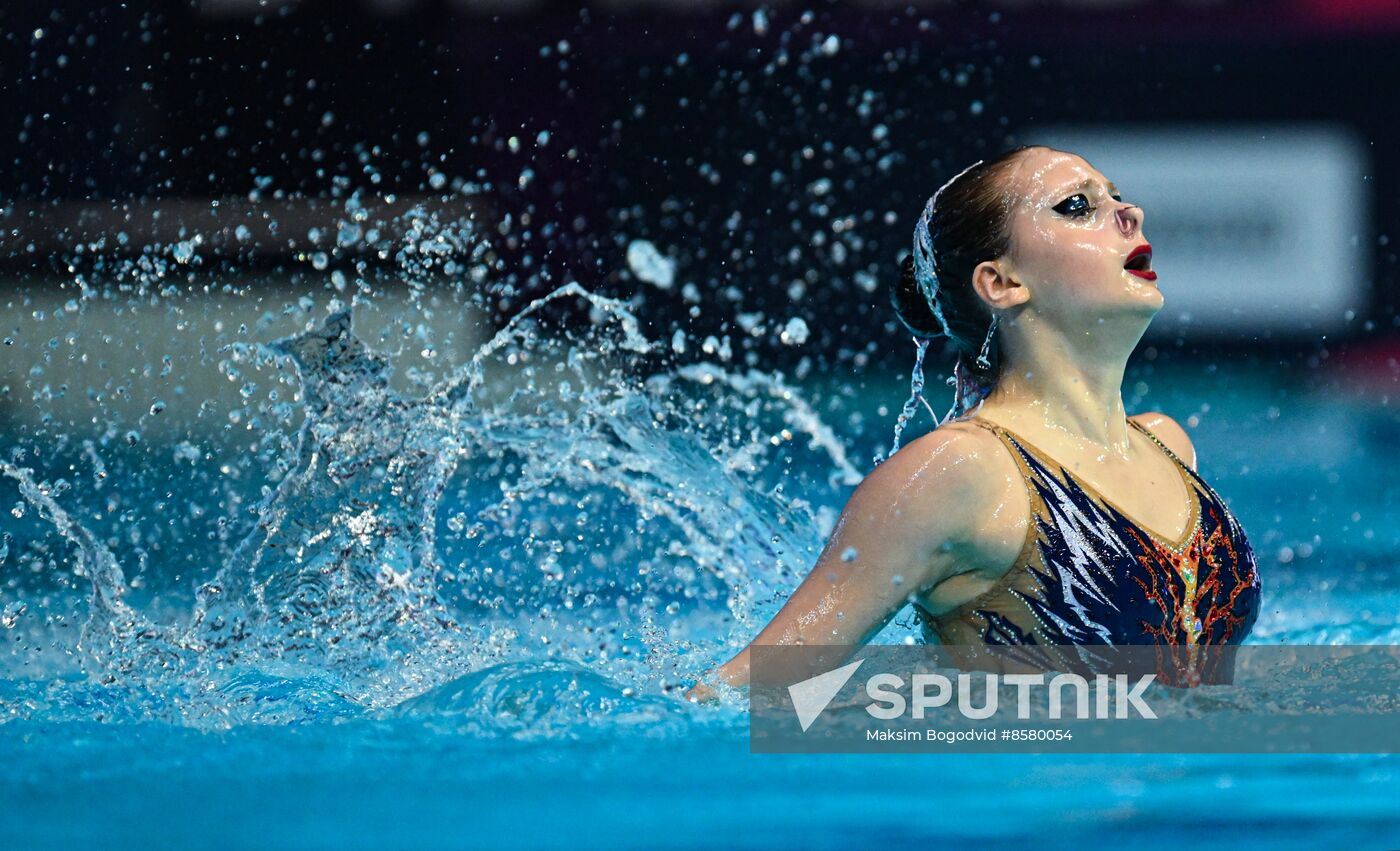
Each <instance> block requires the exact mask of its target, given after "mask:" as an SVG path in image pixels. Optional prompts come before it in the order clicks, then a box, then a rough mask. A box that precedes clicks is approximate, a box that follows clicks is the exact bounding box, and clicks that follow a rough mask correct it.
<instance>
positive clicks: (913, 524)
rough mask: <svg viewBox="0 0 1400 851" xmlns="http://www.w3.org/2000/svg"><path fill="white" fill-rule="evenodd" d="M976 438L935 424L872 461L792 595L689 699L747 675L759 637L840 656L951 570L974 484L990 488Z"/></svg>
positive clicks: (739, 682) (973, 516)
mask: <svg viewBox="0 0 1400 851" xmlns="http://www.w3.org/2000/svg"><path fill="white" fill-rule="evenodd" d="M970 445H971V441H970V439H969V437H968V436H967V435H966V434H965V433H960V432H954V431H951V430H948V431H935V432H932V433H930V434H928V435H925V436H924V437H922V438H920V439H919V440H917V441H915V442H913V443H911V444H910V445H909V446H907V447H905V448H904V449H903V450H901V451H900V452H897V453H896V454H895V455H894V456H893V457H891V458H890V459H888V460H887V461H885V462H884V463H883V464H881V465H880V466H879V467H877V468H875V470H874V471H872V472H871V473H870V475H868V476H867V477H866V478H865V480H864V481H862V482H861V484H860V486H859V487H857V488H856V490H855V492H854V493H853V494H852V495H851V498H850V500H849V502H847V504H846V507H845V508H844V509H843V510H842V513H841V516H840V518H839V519H838V520H837V522H836V526H835V529H834V530H833V532H832V535H831V538H830V540H829V541H828V542H827V544H826V546H825V547H824V548H823V550H822V553H821V555H820V556H819V557H818V559H817V562H816V565H815V566H814V567H813V568H812V571H811V573H809V574H808V576H807V578H806V579H804V580H803V581H802V583H801V584H800V585H799V586H798V587H797V590H796V591H794V592H793V594H792V596H791V597H790V598H789V599H788V601H787V603H786V604H784V605H783V607H782V609H780V610H779V611H778V613H777V614H776V615H775V616H774V617H773V620H772V621H771V622H770V623H769V624H768V625H767V626H766V627H764V628H763V630H762V631H761V632H759V634H758V636H757V637H756V638H754V640H753V642H752V643H751V644H750V645H749V647H746V648H744V650H742V651H741V652H740V653H739V654H738V655H736V656H735V657H734V658H732V659H730V660H729V661H728V662H726V663H725V664H723V665H721V666H719V667H718V668H717V669H714V670H713V671H711V672H709V673H708V674H707V675H706V676H704V677H702V678H701V679H702V683H701V684H700V685H697V686H696V687H694V688H692V689H691V690H690V691H689V692H687V694H686V697H687V699H692V700H707V699H710V698H713V697H714V696H715V695H714V691H713V690H712V689H710V688H709V687H708V686H706V685H704V683H703V680H705V679H714V680H723V681H724V682H726V683H728V684H729V685H730V686H733V687H736V688H738V687H742V686H746V685H748V684H749V674H750V671H749V662H750V653H749V650H750V648H752V647H753V646H754V645H799V644H800V645H827V646H833V645H834V646H837V647H838V648H840V649H839V650H838V653H837V654H834V655H833V656H832V657H831V658H830V659H828V660H824V663H825V662H830V663H831V664H833V665H839V664H841V663H842V662H844V661H845V660H846V658H848V657H849V656H850V655H851V654H853V653H854V652H855V651H856V649H858V648H859V647H860V646H861V645H863V644H865V643H866V642H867V641H869V640H870V639H871V638H873V637H874V636H875V635H876V634H878V633H879V632H880V630H882V629H884V628H885V626H886V625H887V624H888V623H889V622H890V621H891V620H892V619H893V618H894V617H895V615H897V614H898V613H899V612H900V610H902V609H903V608H904V606H905V605H906V604H907V603H908V602H909V600H910V599H911V597H913V596H914V595H915V594H917V593H919V592H922V591H926V590H927V589H929V588H932V587H933V586H935V585H937V584H938V583H939V582H941V581H943V579H945V578H946V577H947V576H949V575H951V573H953V572H954V571H955V570H956V566H957V563H958V561H959V560H960V556H961V554H962V552H963V551H964V550H963V548H962V546H960V544H963V543H965V542H967V541H969V540H970V539H971V538H972V536H973V534H974V531H973V530H975V529H976V528H977V513H978V509H977V506H978V505H979V504H980V501H979V499H978V498H976V494H977V493H980V492H981V491H982V490H984V489H985V482H984V481H979V477H978V476H977V475H976V474H975V470H974V467H975V466H976V465H974V464H971V463H968V461H969V460H971V456H970V455H969V452H971V451H973V450H970V448H969V447H970ZM981 478H982V479H985V476H984V477H981ZM842 654H844V655H842ZM837 656H840V658H839V659H838V658H837ZM825 669H826V668H823V670H825ZM812 673H813V675H815V674H816V673H820V671H813V672H812ZM794 681H795V680H794Z"/></svg>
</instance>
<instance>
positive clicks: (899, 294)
mask: <svg viewBox="0 0 1400 851" xmlns="http://www.w3.org/2000/svg"><path fill="white" fill-rule="evenodd" d="M890 303H891V304H892V305H893V306H894V312H895V316H897V317H898V318H899V321H900V323H901V324H903V325H904V327H905V328H907V329H908V330H909V332H910V333H911V334H913V335H914V336H915V337H937V336H939V335H941V334H942V333H943V330H942V328H941V327H940V326H939V323H938V317H936V316H934V315H933V309H932V308H931V307H929V303H928V299H926V298H924V293H923V290H921V289H919V283H918V281H917V280H915V278H914V255H912V254H911V255H909V256H908V257H905V258H904V262H902V263H900V264H899V282H898V283H896V284H895V285H894V287H892V288H891V291H890Z"/></svg>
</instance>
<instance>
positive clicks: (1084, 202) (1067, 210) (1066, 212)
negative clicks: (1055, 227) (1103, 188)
mask: <svg viewBox="0 0 1400 851" xmlns="http://www.w3.org/2000/svg"><path fill="white" fill-rule="evenodd" d="M1108 197H1110V198H1112V199H1113V200H1115V201H1122V200H1123V196H1121V195H1110V196H1108ZM1050 209H1052V210H1054V211H1055V212H1057V213H1059V214H1060V215H1062V216H1069V217H1070V218H1080V217H1082V216H1087V215H1089V214H1090V213H1092V212H1094V210H1096V209H1098V208H1097V207H1095V206H1093V205H1092V204H1090V203H1089V196H1087V195H1085V194H1084V193H1083V192H1076V193H1075V194H1073V195H1071V196H1069V197H1068V198H1066V199H1065V200H1063V201H1061V202H1060V203H1058V204H1056V205H1055V206H1054V207H1051V208H1050Z"/></svg>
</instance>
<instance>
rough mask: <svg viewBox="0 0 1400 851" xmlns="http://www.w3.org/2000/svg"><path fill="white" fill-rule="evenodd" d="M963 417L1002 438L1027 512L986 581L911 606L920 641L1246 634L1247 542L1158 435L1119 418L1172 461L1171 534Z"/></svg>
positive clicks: (1212, 638)
mask: <svg viewBox="0 0 1400 851" xmlns="http://www.w3.org/2000/svg"><path fill="white" fill-rule="evenodd" d="M966 421H967V422H975V423H977V424H978V425H980V426H983V427H984V428H988V429H990V430H991V431H993V432H994V433H996V434H997V436H998V437H1000V438H1001V439H1002V442H1003V443H1004V444H1005V445H1006V446H1007V447H1008V448H1009V449H1010V450H1011V454H1012V455H1013V456H1014V457H1015V459H1016V464H1017V466H1018V467H1019V468H1020V470H1021V474H1022V476H1023V477H1024V478H1025V481H1026V485H1027V491H1028V493H1029V494H1030V501H1031V522H1030V524H1029V528H1028V529H1027V530H1026V531H1027V534H1026V540H1025V543H1024V544H1023V546H1022V547H1021V552H1020V554H1019V555H1018V556H1017V557H1016V562H1015V563H1014V564H1013V565H1012V567H1011V569H1010V570H1009V571H1007V572H1006V574H1005V575H1004V576H1002V577H1001V578H1000V579H998V580H997V582H996V583H995V584H994V585H993V586H992V587H991V588H989V589H988V590H987V591H985V592H984V593H982V594H979V595H978V596H977V597H976V598H974V599H972V600H969V601H968V602H966V603H963V604H962V605H960V606H958V607H956V608H954V609H952V610H951V611H948V612H945V613H943V614H941V615H932V614H930V613H929V612H927V611H925V610H923V609H922V608H919V607H916V612H917V613H918V615H919V618H920V620H921V621H922V625H923V631H924V637H925V640H926V641H928V642H929V643H934V642H937V643H940V644H945V645H964V646H974V645H1002V646H1022V647H1024V646H1025V645H1143V644H1146V645H1157V646H1158V647H1159V648H1165V647H1166V646H1168V645H1225V644H1239V643H1241V642H1242V641H1244V639H1245V636H1246V635H1248V634H1249V631H1250V629H1251V628H1252V627H1253V626H1254V621H1255V619H1256V618H1257V617H1258V616H1259V598H1260V587H1259V571H1258V568H1257V567H1256V565H1255V559H1254V552H1253V550H1252V549H1251V548H1250V546H1249V541H1248V540H1246V538H1245V534H1244V530H1243V529H1242V528H1241V527H1240V524H1239V522H1238V521H1236V519H1235V516H1234V514H1232V513H1231V512H1230V509H1229V508H1228V507H1227V506H1226V505H1225V502H1224V500H1222V499H1221V498H1220V496H1219V495H1218V494H1217V493H1216V492H1215V491H1214V490H1213V489H1212V488H1211V487H1210V486H1209V485H1207V484H1206V483H1205V481H1204V480H1203V479H1202V478H1201V477H1200V476H1199V475H1197V474H1196V472H1195V471H1194V470H1192V469H1191V468H1190V467H1188V466H1187V465H1186V464H1184V463H1183V462H1182V461H1181V459H1180V458H1178V457H1177V456H1176V455H1175V454H1174V453H1173V452H1172V451H1171V450H1170V449H1168V448H1167V447H1166V445H1165V444H1163V443H1162V442H1161V441H1160V440H1158V439H1157V437H1156V435H1154V434H1152V432H1150V431H1148V430H1147V429H1146V428H1144V427H1143V426H1141V425H1139V424H1138V423H1137V422H1135V421H1133V420H1129V421H1128V422H1130V423H1132V425H1134V426H1136V427H1137V428H1138V430H1139V431H1141V432H1143V433H1144V434H1146V435H1147V436H1148V437H1150V438H1151V439H1152V441H1153V442H1154V443H1156V444H1157V445H1158V446H1160V447H1161V448H1162V450H1163V451H1164V452H1166V453H1167V455H1168V456H1169V457H1170V458H1171V459H1172V461H1173V463H1175V464H1176V466H1177V467H1178V468H1179V469H1180V470H1181V473H1182V477H1181V478H1182V481H1183V482H1184V483H1185V484H1186V486H1187V491H1188V492H1189V493H1190V495H1191V520H1190V522H1189V523H1187V525H1186V531H1185V532H1184V533H1183V534H1182V536H1181V538H1180V540H1177V541H1169V540H1166V539H1164V538H1163V537H1161V536H1159V535H1158V534H1156V533H1155V532H1152V531H1150V530H1148V529H1146V528H1144V527H1143V526H1142V525H1140V524H1139V523H1137V522H1136V521H1134V520H1133V519H1132V518H1130V517H1128V516H1127V515H1126V514H1124V513H1123V512H1122V511H1121V510H1120V509H1118V508H1117V507H1116V506H1114V505H1113V504H1112V503H1110V502H1108V501H1107V500H1105V499H1104V498H1103V497H1102V495H1101V494H1099V493H1098V491H1096V490H1095V489H1094V488H1093V487H1092V486H1091V485H1090V484H1089V483H1087V482H1085V481H1083V480H1081V479H1079V478H1077V477H1075V476H1074V475H1073V474H1071V473H1070V472H1069V471H1067V470H1065V469H1064V468H1063V467H1062V466H1061V465H1059V464H1058V463H1056V462H1055V461H1054V460H1052V459H1051V458H1049V457H1048V456H1046V455H1045V454H1044V453H1042V452H1040V451H1039V450H1037V449H1036V448H1035V447H1034V446H1032V445H1031V444H1030V443H1027V442H1026V441H1025V440H1022V439H1020V438H1018V437H1015V436H1013V435H1012V434H1011V433H1010V432H1009V431H1007V430H1006V429H1005V428H1003V427H1002V426H999V425H997V424H995V423H992V422H989V421H987V420H982V419H979V418H977V417H971V418H969V419H968V420H966ZM1054 471H1058V475H1057V474H1056V472H1054ZM1047 649H1048V648H1047Z"/></svg>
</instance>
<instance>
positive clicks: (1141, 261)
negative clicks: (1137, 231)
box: [1123, 242, 1157, 281]
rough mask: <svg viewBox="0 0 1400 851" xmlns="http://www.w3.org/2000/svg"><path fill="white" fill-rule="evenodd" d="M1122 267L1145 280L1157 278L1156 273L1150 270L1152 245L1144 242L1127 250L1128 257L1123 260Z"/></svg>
mask: <svg viewBox="0 0 1400 851" xmlns="http://www.w3.org/2000/svg"><path fill="white" fill-rule="evenodd" d="M1123 269H1124V270H1125V271H1126V272H1128V273H1129V274H1132V275H1136V276H1137V277H1139V278H1142V279H1143V280H1145V281H1155V280H1157V273H1156V272H1154V271H1152V246H1151V245H1149V244H1148V243H1145V242H1144V243H1143V244H1142V245H1139V246H1138V247H1136V248H1134V249H1133V250H1132V251H1129V252H1128V259H1127V260H1124V261H1123Z"/></svg>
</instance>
